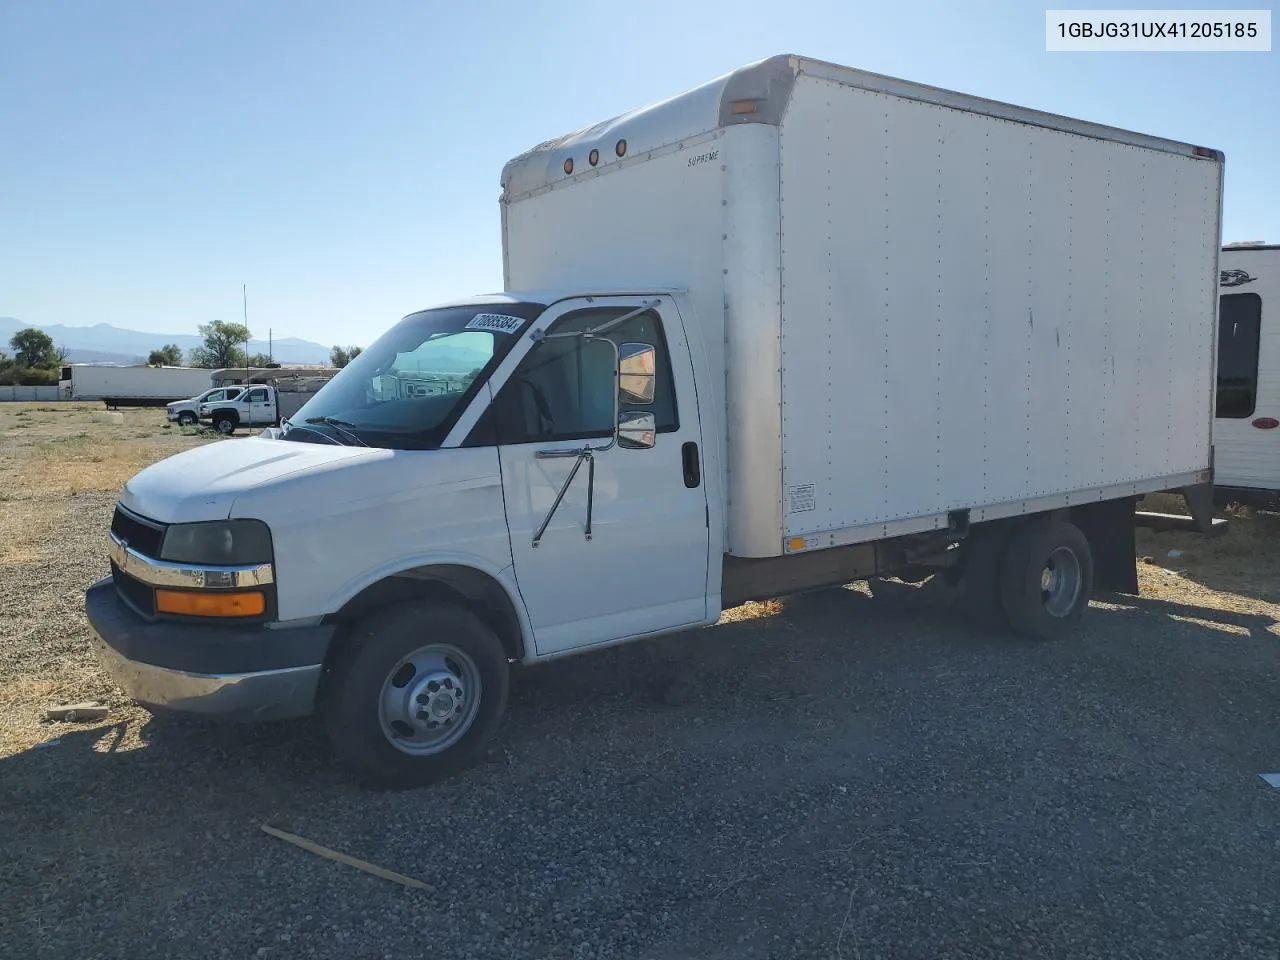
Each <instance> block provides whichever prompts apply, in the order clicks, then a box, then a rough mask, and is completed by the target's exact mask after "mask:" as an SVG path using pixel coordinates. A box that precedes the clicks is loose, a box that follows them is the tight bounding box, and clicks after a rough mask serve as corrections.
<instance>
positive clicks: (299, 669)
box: [85, 577, 336, 721]
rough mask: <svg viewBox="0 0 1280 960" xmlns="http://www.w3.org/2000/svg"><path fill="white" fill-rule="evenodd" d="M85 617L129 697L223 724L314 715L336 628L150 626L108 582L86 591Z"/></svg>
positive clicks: (98, 648)
mask: <svg viewBox="0 0 1280 960" xmlns="http://www.w3.org/2000/svg"><path fill="white" fill-rule="evenodd" d="M85 613H86V615H87V616H88V618H89V626H90V627H91V628H92V630H93V641H94V644H93V645H94V651H95V653H96V654H97V657H98V660H99V662H100V663H101V664H102V667H103V669H104V670H105V671H106V672H107V674H108V675H109V676H110V677H111V678H112V679H113V680H114V681H115V682H116V683H118V684H119V685H120V686H121V688H123V690H124V691H125V693H127V694H128V695H129V696H130V697H131V698H133V699H134V700H135V701H137V702H138V703H140V704H142V705H143V706H145V707H147V708H149V709H151V710H153V711H155V712H165V713H168V712H172V713H183V714H196V715H201V716H205V717H209V718H216V719H221V720H249V721H259V720H281V719H286V718H289V717H304V716H307V715H308V714H310V713H312V712H313V711H314V709H315V699H316V689H317V687H318V685H319V681H320V672H321V670H322V668H323V665H324V657H325V653H326V652H327V651H328V648H329V643H330V641H331V640H332V639H333V633H334V630H335V629H336V628H335V627H334V626H333V625H331V624H309V625H306V626H300V627H292V628H287V629H281V628H276V629H272V628H271V627H270V626H267V625H255V626H249V627H239V626H227V625H224V624H193V623H190V622H177V621H164V620H159V621H155V622H151V621H148V620H144V619H143V618H142V617H140V616H139V615H138V614H136V613H134V612H133V610H132V609H130V608H129V607H128V606H127V605H126V604H125V603H124V602H123V601H122V600H121V599H120V596H119V594H117V593H116V590H115V586H114V584H113V583H112V581H111V578H110V577H108V578H106V579H104V580H100V581H98V582H97V583H95V584H94V585H93V586H92V587H90V588H89V590H88V591H87V592H86V593H85Z"/></svg>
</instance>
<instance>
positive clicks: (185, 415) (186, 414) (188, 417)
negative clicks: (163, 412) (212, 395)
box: [178, 410, 196, 427]
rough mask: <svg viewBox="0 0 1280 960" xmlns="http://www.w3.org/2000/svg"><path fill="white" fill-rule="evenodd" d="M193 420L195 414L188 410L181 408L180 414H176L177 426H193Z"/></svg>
mask: <svg viewBox="0 0 1280 960" xmlns="http://www.w3.org/2000/svg"><path fill="white" fill-rule="evenodd" d="M195 422H196V415H195V414H194V413H192V412H191V411H190V410H183V411H182V412H181V413H180V414H178V426H180V427H190V426H193V425H194V424H195Z"/></svg>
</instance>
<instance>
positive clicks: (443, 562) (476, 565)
mask: <svg viewBox="0 0 1280 960" xmlns="http://www.w3.org/2000/svg"><path fill="white" fill-rule="evenodd" d="M431 567H454V568H462V569H465V570H471V571H474V572H475V573H477V574H479V575H481V576H484V577H487V578H488V579H489V580H491V581H493V582H494V583H496V584H497V585H498V586H499V587H500V588H501V590H502V592H503V593H504V594H505V596H506V599H507V602H508V603H509V604H510V605H511V609H512V611H514V613H515V617H516V623H517V626H518V627H519V631H520V636H519V637H518V638H517V639H518V641H519V650H520V651H521V653H520V656H519V659H520V660H521V662H523V663H530V662H532V661H533V660H535V659H537V653H536V648H535V646H534V637H533V628H532V626H531V625H530V623H529V611H528V610H527V609H526V608H525V604H524V598H523V597H522V596H521V595H520V588H519V586H518V585H517V584H516V581H515V568H514V567H513V566H512V565H511V564H509V563H508V564H507V565H506V566H504V567H501V568H499V567H498V566H496V565H495V564H492V563H489V562H487V561H485V560H484V559H483V558H481V557H478V556H475V555H473V554H468V553H457V552H439V551H437V552H432V553H422V554H412V555H410V556H407V557H400V558H398V559H396V560H393V561H390V562H389V563H386V564H382V565H380V566H377V567H374V568H372V569H370V570H366V571H364V572H363V573H360V574H358V575H357V576H355V577H353V578H352V579H350V580H348V581H346V582H345V583H344V584H343V585H342V587H341V588H340V589H339V590H338V591H337V592H336V593H335V594H333V595H332V596H331V597H330V598H329V600H328V602H327V603H326V604H325V606H326V608H327V613H326V614H325V615H326V616H329V617H332V616H338V615H340V614H341V613H342V611H343V610H344V609H345V608H347V607H348V606H349V605H350V604H351V603H352V601H354V600H356V598H357V597H359V596H360V595H361V594H362V593H364V592H365V591H367V590H369V589H371V588H373V587H374V586H376V585H377V584H379V583H382V582H384V581H387V580H391V579H393V578H406V579H414V577H413V576H412V574H413V573H414V572H415V571H418V570H422V569H424V568H431Z"/></svg>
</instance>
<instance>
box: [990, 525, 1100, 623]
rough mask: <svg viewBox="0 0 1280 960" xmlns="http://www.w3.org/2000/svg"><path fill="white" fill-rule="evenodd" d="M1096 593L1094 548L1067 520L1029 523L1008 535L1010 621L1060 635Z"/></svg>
mask: <svg viewBox="0 0 1280 960" xmlns="http://www.w3.org/2000/svg"><path fill="white" fill-rule="evenodd" d="M1092 594H1093V553H1092V551H1091V550H1090V549H1089V541H1088V539H1086V538H1085V535H1084V534H1083V533H1081V532H1080V530H1079V528H1078V527H1076V526H1074V525H1073V524H1071V523H1067V522H1066V521H1060V520H1059V521H1047V520H1046V521H1041V522H1030V523H1025V524H1023V525H1022V526H1020V527H1019V528H1018V529H1017V530H1015V531H1014V532H1013V535H1012V537H1010V539H1009V545H1008V548H1007V549H1006V550H1005V552H1004V557H1003V559H1002V561H1001V564H1000V601H1001V607H1002V608H1003V610H1004V614H1005V616H1006V617H1007V618H1008V621H1009V626H1010V627H1012V628H1013V629H1014V630H1015V631H1017V632H1018V633H1020V634H1023V635H1024V636H1028V637H1033V638H1035V639H1038V640H1057V639H1060V638H1061V637H1063V636H1065V635H1066V634H1068V633H1070V632H1071V631H1072V630H1073V629H1074V628H1075V626H1076V624H1077V623H1079V621H1080V617H1081V616H1082V615H1083V614H1084V611H1085V608H1086V607H1088V606H1089V598H1090V597H1091V596H1092Z"/></svg>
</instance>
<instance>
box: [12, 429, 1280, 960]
mask: <svg viewBox="0 0 1280 960" xmlns="http://www.w3.org/2000/svg"><path fill="white" fill-rule="evenodd" d="M192 442H194V441H192ZM233 442H234V441H233ZM3 452H6V451H4V450H0V453H3ZM80 497H84V500H83V501H81V502H79V503H78V504H77V506H76V509H74V510H70V511H69V512H68V513H67V517H68V519H67V520H66V521H65V526H64V527H60V533H59V538H58V540H57V541H56V543H55V544H53V545H52V546H50V548H49V549H47V550H44V551H43V552H39V551H38V555H37V556H36V557H34V558H33V559H28V560H18V561H15V562H13V563H10V564H8V565H0V656H2V657H3V660H2V665H3V670H4V672H3V674H2V675H0V706H3V704H4V703H6V702H7V703H8V704H9V706H8V708H7V709H8V711H9V712H8V713H7V714H5V715H4V716H5V719H6V720H7V721H8V720H12V721H13V722H12V724H10V726H11V727H13V728H15V729H16V730H17V731H18V732H17V733H15V734H13V735H12V736H9V735H7V736H6V739H5V741H4V747H3V748H0V805H2V806H0V808H2V809H3V811H4V815H3V817H0V954H3V955H5V956H14V957H23V958H28V957H30V958H34V957H55V958H63V957H77V958H96V957H112V958H114V957H127V958H130V960H142V958H148V957H235V958H242V957H282V958H284V957H287V958H298V957H370V958H382V957H402V956H422V955H429V956H449V957H460V958H461V957H465V958H472V957H557V958H559V957H564V958H596V957H635V958H644V960H668V958H685V957H688V958H720V957H724V958H734V960H738V958H743V957H779V958H781V957H839V958H870V957H921V958H924V957H928V958H938V957H1009V956H1036V957H1099V958H1103V957H1105V958H1108V960H1110V958H1117V957H1160V958H1169V957H1188V958H1191V957H1194V958H1207V957H1226V956H1231V957H1276V956H1280V867H1278V864H1280V791H1277V790H1275V789H1272V788H1271V787H1269V786H1267V785H1266V784H1265V783H1264V782H1263V781H1262V780H1261V779H1260V778H1259V777H1258V774H1259V773H1264V772H1270V771H1280V741H1278V740H1277V738H1276V736H1275V731H1276V727H1275V716H1276V712H1277V708H1276V693H1277V690H1278V689H1280V687H1278V685H1277V683H1278V681H1280V648H1277V639H1278V636H1277V631H1278V630H1280V628H1278V627H1277V625H1276V621H1277V619H1280V607H1277V606H1276V605H1275V604H1274V603H1272V602H1270V600H1269V599H1260V598H1258V597H1257V596H1250V595H1242V594H1231V593H1230V591H1229V587H1230V584H1225V583H1216V584H1215V586H1216V587H1217V588H1218V590H1217V591H1215V590H1210V589H1209V588H1208V587H1206V586H1204V585H1203V584H1201V583H1198V582H1195V581H1190V580H1186V579H1185V577H1186V576H1189V573H1188V571H1187V570H1183V571H1182V573H1183V576H1179V575H1178V574H1177V573H1176V572H1170V571H1166V570H1163V569H1160V568H1157V567H1155V566H1152V567H1150V568H1148V569H1144V574H1143V578H1144V589H1145V590H1147V591H1148V592H1149V593H1150V594H1151V596H1149V597H1145V598H1141V599H1136V598H1113V602H1106V603H1098V604H1095V605H1094V607H1093V609H1091V610H1090V612H1089V614H1088V615H1087V617H1086V621H1085V628H1084V630H1083V631H1082V633H1081V635H1080V636H1079V637H1078V638H1076V639H1074V640H1072V641H1070V642H1064V643H1057V644H1035V643H1027V642H1022V641H1017V640H1013V639H1010V638H1006V637H1002V636H998V635H994V634H991V633H988V632H984V631H981V630H978V629H975V628H974V627H971V626H969V625H967V624H966V623H964V622H963V621H962V620H960V619H958V618H957V617H955V616H954V614H953V611H952V608H951V607H950V605H949V603H948V598H947V597H946V596H945V594H944V593H942V592H941V591H934V590H931V589H929V588H925V589H923V590H915V589H912V588H908V587H904V586H902V585H899V584H896V583H883V584H876V585H874V588H873V592H874V593H875V594H876V595H875V596H874V598H873V597H872V596H871V595H870V593H871V592H872V591H868V590H867V589H866V588H865V587H860V588H858V589H845V590H833V591H825V592H822V593H817V594H812V595H809V596H806V597H802V598H795V599H792V600H790V601H788V602H786V603H783V604H773V605H759V606H755V607H751V608H748V609H746V610H740V611H735V612H733V616H732V617H730V618H727V620H726V622H724V623H722V624H721V625H719V626H717V627H714V628H711V629H708V630H703V631H699V632H695V633H689V634H683V635H679V636H675V637H669V638H665V639H662V640H658V641H653V642H649V643H646V644H640V645H636V646H632V647H625V648H620V649H616V650H611V651H605V652H601V653H597V654H593V655H589V656H585V657H581V658H576V659H570V660H565V661H561V662H557V663H553V664H548V665H546V666H542V667H538V668H535V669H533V670H530V671H525V672H521V673H520V674H519V675H518V676H517V678H516V681H515V684H514V687H513V693H512V703H511V707H510V710H509V713H508V716H507V719H506V721H505V723H504V725H503V727H502V729H501V730H500V732H499V735H498V737H497V739H496V741H495V743H494V745H493V747H492V749H491V750H490V751H489V753H488V756H487V757H486V759H485V760H484V762H482V763H481V764H480V765H478V766H477V767H476V768H474V769H473V770H471V771H469V772H467V773H466V774H464V775H462V776H460V777H457V778H456V779H454V780H451V781H449V782H447V783H444V784H440V785H437V786H434V787H430V788H427V789H423V790H417V791H410V792H402V793H374V792H367V791H362V790H360V789H358V788H356V787H354V786H352V785H351V784H349V783H348V782H347V781H346V780H345V779H344V778H343V777H342V776H341V775H340V774H339V773H338V772H336V771H335V770H334V769H333V767H332V766H331V765H330V763H329V759H328V756H327V753H326V751H325V748H324V746H323V742H322V740H321V739H320V737H319V735H318V731H316V730H315V729H314V726H313V725H312V724H311V723H308V722H302V723H296V724H287V725H274V726H262V727H216V726H213V727H211V726H204V725H199V724H192V723H182V722H176V721H167V722H161V721H157V720H152V719H151V718H150V717H149V715H148V714H146V713H145V712H143V711H141V710H138V709H137V708H133V707H130V706H128V705H127V704H126V703H125V702H124V701H123V700H122V699H119V698H118V695H115V694H111V696H112V697H113V699H111V700H110V702H111V704H112V712H111V717H110V719H109V721H108V722H107V723H105V724H100V725H96V726H93V727H91V728H85V727H80V726H75V725H70V724H58V725H47V724H43V723H39V722H37V721H34V720H31V719H30V717H32V716H35V715H36V714H37V713H38V710H37V704H38V705H41V706H42V705H43V704H44V702H45V701H44V700H43V699H41V697H45V698H47V697H48V696H50V694H49V693H48V692H36V693H33V692H32V691H46V687H47V685H50V684H53V685H54V686H53V687H51V688H49V689H52V690H56V691H57V692H65V693H68V694H74V695H77V696H79V695H81V694H92V693H94V692H98V693H108V692H109V685H108V684H107V683H106V681H105V680H103V679H102V678H101V677H100V676H99V675H98V674H97V673H96V670H95V669H94V667H93V665H92V661H91V660H90V659H89V658H88V655H87V652H88V651H87V645H86V641H87V638H86V626H85V624H84V620H83V615H82V613H81V612H80V608H79V597H80V593H81V591H82V590H83V588H84V586H85V585H87V584H88V583H89V582H91V581H92V580H94V579H96V578H97V577H98V576H100V575H101V573H102V570H103V568H104V561H103V560H102V559H101V550H100V546H99V544H100V541H101V537H102V531H103V530H105V528H106V522H107V518H108V516H109V511H110V504H111V501H112V499H113V498H112V495H111V494H110V493H108V492H106V491H99V492H98V493H92V494H90V493H86V494H78V495H77V498H76V499H77V500H79V499H80ZM8 506H9V503H7V502H6V503H0V510H2V509H5V508H7V507H8ZM1254 522H1258V523H1261V522H1263V519H1262V518H1258V519H1257V520H1256V521H1254ZM1272 532H1274V530H1273V531H1272ZM1233 535H1234V534H1233ZM1190 542H1191V541H1188V540H1187V539H1186V538H1183V539H1177V538H1176V536H1175V535H1160V536H1159V537H1154V538H1153V537H1147V538H1146V539H1145V541H1144V550H1145V551H1146V552H1148V553H1151V554H1152V555H1153V558H1161V557H1163V555H1164V554H1165V553H1166V552H1167V549H1168V548H1169V545H1170V544H1175V543H1176V544H1179V546H1178V547H1176V548H1175V549H1184V548H1185V547H1186V545H1187V544H1188V543H1190ZM1237 549H1238V548H1237ZM1182 559H1183V558H1182V557H1181V556H1179V557H1178V558H1177V560H1178V562H1179V563H1181V561H1182ZM1161 562H1162V563H1163V562H1165V561H1164V560H1162V561H1161ZM1170 562H1172V561H1170ZM1206 569H1207V567H1206ZM1222 590H1227V591H1228V592H1227V594H1226V595H1224V594H1223V593H1221V592H1219V591H1222ZM22 691H26V692H25V693H23V692H22ZM5 697H7V700H5ZM23 711H26V716H27V719H26V720H24V719H23ZM24 724H26V725H25V726H24ZM54 738H57V741H58V742H57V744H56V745H52V746H43V747H37V746H34V745H35V744H38V743H40V742H46V743H48V742H50V741H52V740H53V739H54ZM263 823H267V824H271V825H274V826H276V827H279V828H281V829H283V830H287V831H290V832H292V833H297V834H300V835H302V836H304V837H307V838H310V839H312V840H314V841H316V842H317V843H321V844H324V845H326V846H329V847H332V848H335V849H338V850H341V851H343V852H345V853H349V854H351V855H354V856H358V857H361V858H364V859H366V860H369V861H371V862H373V863H376V864H379V865H381V866H384V867H387V868H389V869H392V870H396V871H398V872H401V873H404V874H407V875H409V876H412V877H416V878H419V879H421V880H422V881H424V882H425V883H427V884H428V889H427V890H425V891H421V890H411V889H406V888H403V887H400V886H397V885H395V884H393V883H389V882H387V881H385V880H381V879H378V878H375V877H372V876H369V875H366V874H364V873H361V872H359V871H356V870H354V869H352V868H350V867H348V866H345V865H342V864H338V863H333V862H331V861H328V860H324V859H321V858H318V857H316V856H314V855H313V854H310V853H307V852H305V851H302V850H298V849H296V848H294V847H292V846H289V845H287V844H285V843H283V842H281V841H279V840H277V839H275V838H273V837H270V836H268V835H267V834H265V833H263V832H262V831H261V830H260V824H263Z"/></svg>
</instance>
